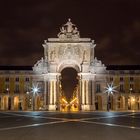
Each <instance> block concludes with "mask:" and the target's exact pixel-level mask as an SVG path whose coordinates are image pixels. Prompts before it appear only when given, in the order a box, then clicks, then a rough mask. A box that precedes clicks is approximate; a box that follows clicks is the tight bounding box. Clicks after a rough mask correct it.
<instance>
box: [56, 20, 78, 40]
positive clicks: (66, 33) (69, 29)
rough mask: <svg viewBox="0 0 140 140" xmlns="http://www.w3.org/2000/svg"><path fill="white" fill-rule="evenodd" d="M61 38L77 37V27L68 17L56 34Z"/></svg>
mask: <svg viewBox="0 0 140 140" xmlns="http://www.w3.org/2000/svg"><path fill="white" fill-rule="evenodd" d="M57 36H58V37H59V38H61V39H67V38H79V37H80V34H79V31H78V28H77V27H76V26H75V24H73V23H72V22H71V19H70V18H69V19H68V22H67V23H66V24H64V25H63V26H62V28H60V32H59V33H58V35H57Z"/></svg>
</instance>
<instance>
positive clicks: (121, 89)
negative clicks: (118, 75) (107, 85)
mask: <svg viewBox="0 0 140 140" xmlns="http://www.w3.org/2000/svg"><path fill="white" fill-rule="evenodd" d="M120 92H124V85H123V84H121V85H120Z"/></svg>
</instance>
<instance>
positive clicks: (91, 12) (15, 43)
mask: <svg viewBox="0 0 140 140" xmlns="http://www.w3.org/2000/svg"><path fill="white" fill-rule="evenodd" d="M68 18H71V19H72V22H73V23H74V24H76V25H77V27H78V29H79V31H80V35H81V37H89V38H92V39H94V40H95V43H96V44H97V46H96V53H95V55H96V57H97V58H98V59H100V60H102V62H103V63H104V64H105V65H108V64H140V0H38V1H37V0H1V1H0V65H34V63H36V61H37V60H39V59H40V58H41V57H42V56H43V47H42V43H43V41H44V40H45V39H47V38H48V37H57V34H58V32H59V28H60V27H61V25H63V24H65V23H66V22H67V19H68Z"/></svg>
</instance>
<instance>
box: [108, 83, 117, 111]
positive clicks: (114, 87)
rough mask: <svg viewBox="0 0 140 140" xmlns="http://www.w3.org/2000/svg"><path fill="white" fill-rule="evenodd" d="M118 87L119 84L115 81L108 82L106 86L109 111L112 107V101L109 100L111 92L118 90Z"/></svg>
mask: <svg viewBox="0 0 140 140" xmlns="http://www.w3.org/2000/svg"><path fill="white" fill-rule="evenodd" d="M116 88H117V86H114V85H113V83H111V84H108V83H107V86H106V87H105V93H107V111H109V109H110V101H109V96H110V94H112V95H113V92H117V91H116V90H115V89H116Z"/></svg>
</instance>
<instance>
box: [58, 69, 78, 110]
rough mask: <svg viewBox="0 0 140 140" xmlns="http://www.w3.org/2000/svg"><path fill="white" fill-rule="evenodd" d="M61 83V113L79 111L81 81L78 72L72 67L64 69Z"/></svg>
mask: <svg viewBox="0 0 140 140" xmlns="http://www.w3.org/2000/svg"><path fill="white" fill-rule="evenodd" d="M60 83H61V95H60V111H78V110H79V98H78V95H79V94H78V93H79V91H78V90H79V89H78V88H79V86H78V83H79V80H78V75H77V71H76V70H75V69H74V68H72V67H67V68H64V69H63V70H62V71H61V79H60Z"/></svg>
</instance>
